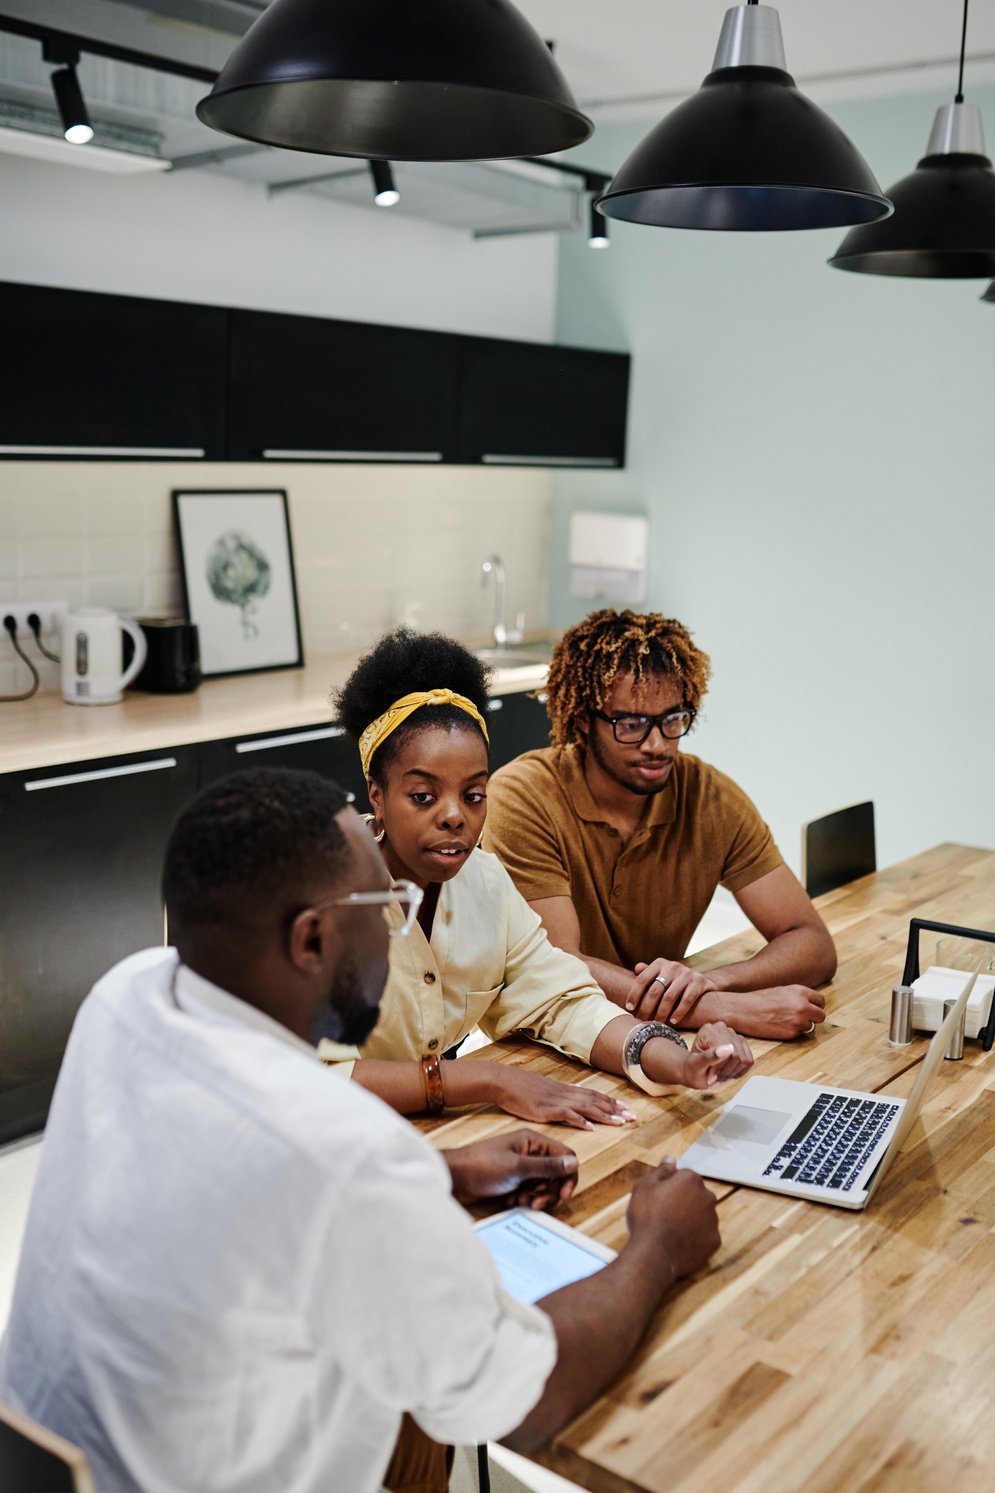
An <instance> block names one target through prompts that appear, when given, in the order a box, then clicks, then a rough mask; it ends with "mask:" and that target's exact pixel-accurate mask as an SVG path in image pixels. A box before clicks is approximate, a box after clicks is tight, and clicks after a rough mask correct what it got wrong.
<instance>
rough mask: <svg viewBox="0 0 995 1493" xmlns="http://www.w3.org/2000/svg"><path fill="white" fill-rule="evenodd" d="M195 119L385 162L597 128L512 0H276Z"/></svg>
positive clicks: (532, 145)
mask: <svg viewBox="0 0 995 1493" xmlns="http://www.w3.org/2000/svg"><path fill="white" fill-rule="evenodd" d="M197 117H198V118H199V119H200V120H201V121H202V123H204V124H208V125H211V126H212V127H213V128H214V129H216V130H222V131H224V133H226V134H229V135H236V136H238V137H239V138H240V139H244V140H257V141H259V142H260V143H262V144H264V145H279V146H282V147H284V149H287V150H306V151H311V152H315V153H317V154H319V155H342V156H366V157H367V158H368V159H374V158H379V159H381V160H393V161H481V160H490V159H495V158H498V157H510V156H529V155H547V154H549V153H551V152H554V151H559V150H566V149H567V148H568V147H569V146H571V145H579V144H580V142H581V141H582V140H586V139H587V138H588V136H589V135H590V133H591V130H592V125H591V122H590V120H589V119H587V118H585V116H584V115H583V114H581V112H580V110H579V109H578V108H577V104H576V102H575V100H574V97H573V95H572V94H571V92H570V89H569V87H568V86H567V82H566V79H565V78H564V77H563V74H562V73H561V72H560V69H559V67H558V66H557V64H556V63H555V62H554V60H553V57H552V54H551V52H550V50H549V47H548V46H547V45H546V43H545V42H544V41H543V39H542V37H541V36H540V35H539V33H538V32H537V31H535V30H533V28H532V26H531V25H530V24H529V22H528V21H527V20H526V19H525V17H524V16H523V15H521V14H520V12H519V11H518V10H516V9H515V7H514V5H512V4H511V0H418V3H417V4H413V3H412V0H272V4H270V5H268V6H267V8H266V9H265V10H264V11H263V13H262V14H261V15H260V16H259V18H258V20H256V21H254V22H253V24H252V26H251V27H250V28H249V30H248V31H247V32H246V34H245V36H244V37H243V38H242V40H241V41H240V42H239V44H238V46H237V47H236V48H235V50H234V52H233V53H232V54H231V56H230V57H229V59H228V61H227V62H226V63H225V66H224V68H223V69H222V71H221V75H220V77H219V78H218V80H217V82H216V83H215V84H214V87H213V88H212V89H211V92H210V93H209V94H208V95H207V97H206V98H204V99H201V101H200V103H199V104H198V105H197Z"/></svg>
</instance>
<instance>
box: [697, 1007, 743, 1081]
mask: <svg viewBox="0 0 995 1493" xmlns="http://www.w3.org/2000/svg"><path fill="white" fill-rule="evenodd" d="M684 1061H685V1076H684V1082H685V1083H686V1084H687V1086H688V1088H689V1089H717V1088H718V1087H719V1085H720V1084H723V1083H729V1082H730V1080H732V1079H734V1078H742V1076H743V1074H744V1073H747V1072H749V1070H750V1069H751V1068H752V1067H753V1053H752V1052H751V1051H750V1044H749V1043H748V1042H747V1040H746V1038H745V1037H741V1036H740V1035H739V1033H738V1032H734V1031H733V1029H732V1027H731V1026H726V1024H725V1022H724V1021H709V1022H707V1023H706V1024H705V1025H704V1026H703V1027H699V1029H698V1035H697V1036H696V1037H695V1039H694V1044H693V1046H692V1048H691V1051H690V1052H688V1053H686V1054H685V1059H684Z"/></svg>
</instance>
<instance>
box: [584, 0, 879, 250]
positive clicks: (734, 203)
mask: <svg viewBox="0 0 995 1493" xmlns="http://www.w3.org/2000/svg"><path fill="white" fill-rule="evenodd" d="M597 206H598V207H599V208H600V209H601V211H602V212H603V213H604V214H605V215H606V216H607V217H610V218H624V219H626V220H627V221H628V222H630V223H649V224H651V225H654V226H656V227H658V228H717V229H737V228H738V229H750V230H754V231H756V230H769V229H783V228H832V227H840V226H841V225H843V224H845V223H868V222H871V221H873V220H874V219H875V218H881V217H884V216H885V215H886V214H887V213H889V212H890V211H891V204H890V202H889V201H888V199H887V198H886V197H885V195H884V193H883V192H882V191H881V188H880V187H879V185H878V183H877V182H876V181H875V179H874V174H873V172H872V171H871V169H870V167H869V166H868V164H867V162H866V161H865V160H864V158H863V156H862V155H861V154H860V152H859V151H858V150H857V149H856V148H855V147H854V146H853V145H852V144H851V142H850V141H849V140H848V139H847V137H846V135H844V133H843V131H842V130H841V129H840V128H839V126H838V125H836V124H834V122H833V121H832V120H831V119H830V117H829V115H828V114H825V113H823V111H822V110H821V109H819V108H818V107H817V106H816V105H815V104H813V103H812V102H811V101H810V100H809V99H807V98H805V96H804V95H803V94H801V93H799V92H798V89H797V88H796V87H795V82H794V79H793V78H792V76H791V74H790V73H789V72H787V71H786V63H785V60H784V44H783V42H782V40H781V21H780V17H779V16H778V13H777V11H776V10H775V9H774V8H773V6H770V5H758V4H757V3H756V0H749V3H748V4H746V5H737V6H733V8H732V9H731V10H727V11H726V14H725V19H724V20H723V23H722V31H721V34H720V36H719V44H718V47H717V49H716V52H715V61H714V63H713V64H712V71H711V72H710V73H709V75H708V77H707V78H706V79H705V81H704V82H703V83H702V85H701V87H700V89H699V90H698V92H697V93H695V94H692V96H691V97H690V98H688V99H685V100H684V102H683V103H682V104H678V106H677V108H676V109H673V110H672V111H671V112H670V113H669V114H668V115H667V116H666V117H665V118H664V119H662V120H661V121H660V123H659V124H658V125H657V126H656V127H655V128H654V129H653V130H651V131H650V133H649V134H648V135H647V136H646V138H645V139H644V140H643V141H641V143H640V144H639V145H637V146H636V148H635V150H634V151H633V152H632V154H631V155H630V156H629V158H628V160H627V161H625V163H624V164H623V165H622V167H621V168H620V170H619V171H618V173H617V174H616V176H615V178H614V180H613V181H612V183H611V185H610V186H609V187H608V190H607V191H606V192H605V194H604V196H602V197H599V198H598V202H597Z"/></svg>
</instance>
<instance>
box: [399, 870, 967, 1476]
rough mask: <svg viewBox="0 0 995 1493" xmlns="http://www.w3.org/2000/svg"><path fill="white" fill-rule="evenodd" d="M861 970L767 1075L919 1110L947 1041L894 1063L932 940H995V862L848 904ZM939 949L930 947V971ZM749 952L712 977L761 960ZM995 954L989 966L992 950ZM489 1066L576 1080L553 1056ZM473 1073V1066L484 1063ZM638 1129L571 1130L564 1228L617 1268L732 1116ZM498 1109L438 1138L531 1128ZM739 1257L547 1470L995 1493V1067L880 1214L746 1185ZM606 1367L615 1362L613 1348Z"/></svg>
mask: <svg viewBox="0 0 995 1493" xmlns="http://www.w3.org/2000/svg"><path fill="white" fill-rule="evenodd" d="M819 906H820V909H821V911H822V913H823V915H824V917H825V918H826V921H827V923H828V925H829V927H830V930H831V931H832V933H833V935H834V937H835V939H836V944H837V949H838V951H839V970H838V972H837V975H836V979H835V981H834V982H833V985H832V986H831V987H830V989H829V991H828V1001H827V1004H828V1011H829V1016H828V1020H827V1021H826V1023H825V1025H824V1026H823V1027H821V1028H820V1029H819V1030H818V1032H817V1034H816V1035H815V1036H814V1037H811V1038H805V1039H799V1040H797V1041H795V1042H789V1043H770V1042H756V1043H754V1051H755V1053H756V1055H757V1065H756V1069H755V1071H758V1072H765V1073H779V1074H782V1075H784V1076H787V1077H791V1078H801V1079H811V1080H816V1081H819V1080H821V1081H824V1082H828V1083H833V1084H838V1085H841V1086H843V1087H847V1088H859V1089H873V1090H880V1091H884V1092H887V1093H894V1094H900V1095H904V1094H907V1093H908V1091H909V1089H910V1087H911V1084H912V1081H913V1078H914V1071H913V1070H914V1068H915V1065H916V1063H917V1062H918V1060H919V1058H920V1057H921V1056H922V1053H923V1051H924V1049H925V1046H926V1042H927V1040H928V1039H927V1038H920V1037H917V1038H916V1039H915V1041H914V1043H913V1045H912V1046H911V1047H906V1048H895V1047H892V1046H891V1045H890V1044H889V1042H888V1017H889V1006H890V992H891V987H892V985H894V984H897V983H898V982H899V980H900V978H901V971H902V963H903V959H904V954H905V945H906V939H907V935H908V925H909V919H910V918H912V917H914V916H920V917H926V918H934V919H937V920H940V921H947V922H951V923H959V924H963V925H966V926H972V927H975V928H995V852H992V851H986V850H974V849H969V848H967V847H965V846H960V845H941V846H938V847H937V848H936V849H933V850H929V851H927V852H925V853H924V854H922V855H919V856H915V857H914V858H912V859H911V860H907V861H904V862H902V863H901V864H899V865H897V866H892V867H890V868H889V869H888V870H886V871H879V872H878V873H877V874H876V875H874V876H868V877H865V878H863V879H862V880H861V881H858V882H854V883H853V884H852V885H851V886H849V887H845V888H841V889H840V890H838V891H835V892H830V893H827V894H826V896H824V897H823V898H821V899H820V901H819ZM931 937H934V936H932V935H928V934H924V935H923V936H922V940H923V942H922V952H923V967H924V968H925V967H926V965H927V964H929V963H930V962H931V960H932V947H933V946H932V943H931V942H930V939H931ZM758 946H759V939H758V936H757V935H756V934H745V935H739V936H737V937H736V938H734V939H730V940H727V941H726V942H725V943H724V944H722V945H720V946H719V948H718V950H717V951H716V950H710V951H709V952H708V954H707V955H701V956H698V958H697V959H696V960H692V961H691V962H692V963H698V964H699V965H706V966H707V965H708V964H709V963H712V962H718V960H716V958H715V955H716V953H718V956H719V959H720V960H721V962H728V961H730V960H732V959H738V958H743V957H745V956H747V955H749V954H750V953H753V952H755V951H756V948H757V947H758ZM978 947H979V949H980V948H981V945H979V946H978ZM478 1056H481V1057H491V1058H493V1057H495V1056H496V1057H499V1058H500V1059H501V1060H502V1061H504V1062H511V1063H522V1064H526V1065H528V1066H529V1067H530V1068H533V1069H539V1070H541V1071H543V1072H545V1073H549V1074H550V1075H552V1076H554V1077H556V1078H562V1079H565V1080H576V1079H577V1077H578V1072H577V1068H576V1065H574V1064H571V1063H570V1062H568V1061H567V1060H565V1059H562V1058H560V1057H559V1056H558V1054H556V1053H551V1052H549V1051H547V1050H546V1049H542V1048H538V1047H536V1046H535V1045H533V1044H530V1043H515V1042H503V1043H500V1044H498V1045H497V1046H495V1047H490V1048H487V1049H485V1050H484V1051H483V1052H482V1053H480V1054H478ZM464 1061H473V1058H472V1057H470V1058H468V1059H465V1060H464ZM585 1081H586V1082H589V1083H591V1084H592V1085H593V1086H595V1087H598V1088H603V1089H605V1090H606V1091H608V1092H612V1093H619V1094H620V1093H622V1092H623V1091H624V1093H625V1097H626V1102H627V1103H628V1104H629V1105H630V1107H632V1108H634V1109H635V1111H636V1112H637V1113H638V1116H639V1124H638V1125H633V1126H629V1127H627V1128H626V1129H625V1130H624V1131H622V1132H621V1133H619V1132H618V1131H615V1130H612V1129H609V1128H607V1127H604V1128H599V1129H598V1130H597V1131H595V1132H594V1133H591V1134H588V1133H586V1132H581V1131H569V1132H567V1131H565V1130H563V1129H562V1127H556V1129H555V1131H551V1132H550V1133H555V1134H557V1135H559V1136H560V1138H567V1139H569V1140H570V1142H571V1144H573V1145H575V1147H576V1149H577V1152H578V1154H579V1156H580V1158H581V1169H580V1184H579V1186H578V1189H577V1192H576V1194H575V1196H574V1198H573V1200H572V1201H571V1203H570V1205H569V1206H568V1207H566V1208H563V1209H561V1210H560V1216H561V1217H563V1218H564V1219H565V1220H566V1221H568V1222H570V1223H572V1224H575V1225H577V1226H578V1227H580V1228H581V1229H583V1230H584V1231H585V1232H586V1233H589V1234H591V1235H593V1236H594V1237H595V1238H598V1239H601V1240H603V1241H604V1242H605V1243H606V1244H610V1245H612V1246H613V1247H614V1248H620V1247H621V1246H622V1244H623V1243H624V1242H625V1238H626V1228H625V1208H626V1201H627V1195H628V1193H629V1191H630V1189H631V1187H632V1185H633V1183H634V1182H635V1181H636V1179H637V1178H638V1177H640V1176H642V1175H644V1174H645V1173H646V1172H647V1170H648V1169H649V1168H650V1167H652V1166H653V1165H654V1164H655V1163H656V1162H657V1161H658V1160H659V1159H660V1157H662V1156H664V1155H667V1154H672V1155H679V1154H680V1153H681V1152H682V1151H684V1150H685V1149H686V1148H687V1146H688V1145H689V1144H690V1143H691V1141H692V1140H693V1139H694V1137H695V1136H697V1135H698V1134H699V1133H700V1131H701V1128H702V1126H703V1125H705V1124H706V1123H708V1121H709V1120H710V1119H711V1118H712V1116H713V1114H714V1113H715V1110H716V1108H717V1107H718V1106H719V1105H721V1103H723V1102H724V1098H725V1097H728V1094H729V1092H731V1089H730V1090H728V1091H725V1092H724V1094H723V1096H721V1097H719V1098H715V1097H709V1096H706V1095H702V1096H698V1095H695V1094H690V1093H688V1094H682V1095H679V1096H675V1097H673V1098H668V1099H650V1098H648V1097H646V1096H643V1095H638V1094H637V1093H636V1091H634V1090H633V1089H632V1088H631V1087H629V1086H628V1085H625V1084H623V1083H622V1081H621V1080H615V1079H613V1078H610V1077H608V1076H606V1075H604V1074H597V1075H592V1077H591V1078H590V1079H587V1080H585ZM520 1123H521V1122H520V1121H515V1120H512V1119H510V1118H509V1117H507V1116H504V1115H496V1114H495V1113H494V1112H493V1111H483V1112H481V1111H477V1112H474V1113H472V1114H464V1115H460V1116H456V1117H453V1118H451V1119H446V1120H443V1121H441V1122H436V1123H435V1124H434V1125H431V1126H429V1125H426V1129H430V1130H431V1133H432V1137H433V1139H434V1140H438V1141H439V1142H441V1143H442V1144H443V1145H458V1144H460V1143H462V1142H465V1141H470V1140H474V1139H478V1138H480V1137H481V1136H483V1135H488V1134H493V1133H495V1132H497V1131H499V1130H502V1129H505V1128H512V1127H513V1126H515V1125H517V1124H520ZM709 1185H711V1186H713V1188H714V1190H715V1192H716V1195H717V1196H718V1197H719V1199H720V1203H719V1219H720V1225H721V1229H722V1247H721V1250H720V1252H719V1253H718V1254H717V1255H716V1256H715V1258H714V1260H713V1261H712V1263H711V1265H710V1266H709V1268H708V1269H707V1270H706V1271H703V1272H702V1273H701V1274H699V1275H698V1276H696V1277H694V1278H693V1279H692V1280H691V1281H689V1282H685V1283H683V1284H682V1285H681V1286H679V1287H678V1288H677V1289H676V1290H675V1291H673V1292H672V1293H671V1295H670V1297H669V1298H668V1300H667V1301H666V1302H665V1304H664V1306H663V1308H662V1309H661V1311H660V1313H659V1315H658V1317H657V1319H656V1321H655V1323H654V1324H653V1326H652V1328H651V1330H650V1332H649V1334H648V1336H647V1338H646V1339H645V1341H644V1343H643V1346H642V1348H641V1350H640V1352H639V1353H638V1354H637V1355H636V1357H635V1358H634V1360H633V1362H632V1364H631V1365H630V1367H629V1369H628V1370H627V1372H626V1373H625V1374H623V1376H622V1377H621V1378H620V1379H618V1380H617V1382H616V1383H615V1384H614V1386H613V1387H612V1389H611V1391H610V1392H609V1393H608V1394H607V1395H605V1396H604V1397H603V1398H602V1399H600V1400H598V1401H597V1402H596V1403H595V1404H594V1405H593V1406H592V1407H591V1408H590V1409H589V1410H588V1411H587V1412H586V1413H585V1414H584V1415H582V1416H581V1417H580V1418H579V1419H578V1420H576V1421H575V1422H574V1423H573V1424H572V1425H570V1426H569V1427H567V1429H566V1430H565V1431H563V1432H562V1433H561V1434H560V1435H559V1436H558V1437H557V1438H556V1441H555V1443H554V1444H553V1446H552V1447H551V1448H550V1449H548V1450H547V1451H546V1452H545V1453H544V1454H542V1455H541V1456H539V1457H537V1459H536V1460H538V1461H541V1462H543V1463H545V1465H547V1466H549V1467H551V1468H553V1469H554V1470H555V1471H557V1472H560V1473H562V1475H563V1476H565V1477H568V1478H571V1479H573V1481H574V1482H576V1483H578V1484H579V1485H580V1486H581V1487H582V1488H587V1489H593V1490H597V1493H622V1490H633V1489H637V1490H652V1493H691V1490H695V1493H697V1490H702V1493H704V1490H708V1493H715V1490H722V1493H724V1490H729V1489H735V1490H741V1493H795V1490H799V1493H800V1490H802V1489H805V1490H806V1493H857V1490H865V1489H874V1490H876V1493H877V1490H889V1493H890V1490H895V1493H973V1490H979V1493H980V1490H985V1493H990V1490H991V1489H993V1488H995V1053H992V1054H985V1053H982V1052H981V1050H980V1047H979V1046H978V1044H977V1043H976V1042H970V1041H969V1042H967V1043H966V1044H965V1051H964V1059H963V1061H962V1062H956V1063H953V1062H950V1063H943V1064H942V1065H941V1068H940V1070H939V1073H938V1075H937V1077H936V1079H935V1081H934V1084H933V1087H932V1090H931V1092H930V1093H929V1094H927V1098H926V1104H925V1106H924V1110H923V1114H922V1118H921V1120H920V1122H919V1123H918V1124H917V1125H916V1127H915V1129H914V1130H913V1132H912V1135H911V1137H910V1140H909V1143H908V1144H907V1146H906V1149H905V1150H904V1151H903V1152H902V1154H901V1156H900V1157H899V1158H898V1160H897V1161H896V1162H895V1163H894V1165H893V1167H892V1170H891V1172H890V1173H889V1175H888V1177H887V1178H886V1179H885V1181H884V1182H883V1183H882V1185H881V1187H880V1188H879V1190H878V1192H877V1194H876V1196H875V1198H874V1199H873V1201H872V1203H871V1205H870V1207H869V1208H868V1209H867V1211H866V1212H864V1213H850V1212H846V1211H844V1210H843V1209H838V1208H833V1207H827V1206H824V1205H821V1204H818V1203H809V1202H802V1201H794V1200H792V1199H790V1198H784V1197H778V1196H777V1195H775V1194H773V1193H764V1192H759V1191H754V1190H751V1189H749V1188H743V1187H729V1186H726V1185H725V1184H721V1183H716V1184H709ZM591 1351H592V1353H594V1352H597V1344H596V1343H592V1344H591Z"/></svg>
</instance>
